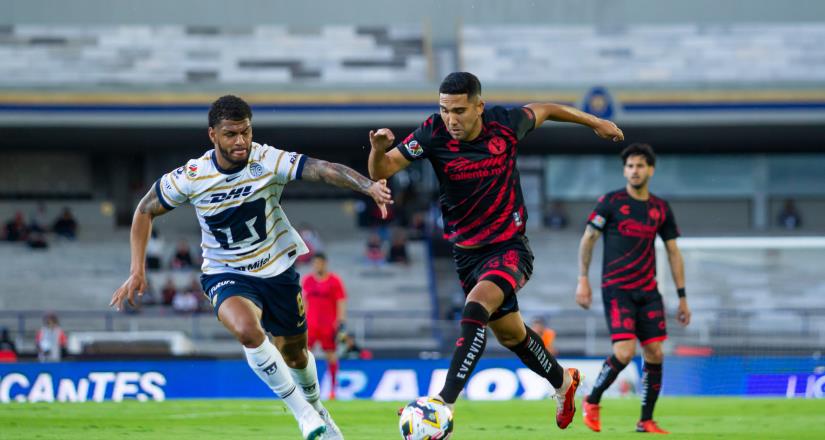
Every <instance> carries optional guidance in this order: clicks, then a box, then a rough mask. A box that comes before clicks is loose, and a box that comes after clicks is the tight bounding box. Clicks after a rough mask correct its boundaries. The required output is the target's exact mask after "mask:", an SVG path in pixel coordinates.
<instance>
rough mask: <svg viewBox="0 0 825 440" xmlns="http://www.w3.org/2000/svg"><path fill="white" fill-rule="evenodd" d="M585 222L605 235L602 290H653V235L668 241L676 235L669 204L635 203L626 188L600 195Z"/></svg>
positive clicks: (656, 200) (654, 199)
mask: <svg viewBox="0 0 825 440" xmlns="http://www.w3.org/2000/svg"><path fill="white" fill-rule="evenodd" d="M588 223H589V224H590V225H591V226H593V227H594V228H596V229H598V230H600V231H602V232H603V233H604V263H603V264H602V287H603V288H607V287H612V288H619V289H622V290H642V291H645V292H649V291H654V290H656V288H657V285H656V249H655V247H654V242H655V240H656V234H659V235H660V236H661V237H662V240H664V241H667V240H671V239H674V238H676V237H678V236H679V228H678V227H677V226H676V219H675V218H674V217H673V211H672V210H671V209H670V205H669V204H668V203H667V202H666V201H664V200H662V199H660V198H659V197H656V196H654V195H653V194H651V195H650V197H649V198H648V200H646V201H641V200H636V199H634V198H632V197H630V195H629V194H628V193H627V190H626V189H621V190H618V191H613V192H610V193H607V194H605V195H603V196H602V197H601V198H600V199H599V203H598V204H597V205H596V209H594V210H593V213H592V214H590V218H589V219H588Z"/></svg>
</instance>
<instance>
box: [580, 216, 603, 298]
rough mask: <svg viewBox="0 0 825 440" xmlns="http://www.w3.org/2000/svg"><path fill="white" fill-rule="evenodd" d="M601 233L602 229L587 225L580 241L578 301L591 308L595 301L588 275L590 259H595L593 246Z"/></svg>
mask: <svg viewBox="0 0 825 440" xmlns="http://www.w3.org/2000/svg"><path fill="white" fill-rule="evenodd" d="M601 235H602V233H601V231H599V230H598V229H596V228H594V227H593V226H590V225H587V228H585V230H584V235H583V236H582V239H581V242H580V243H579V282H578V284H577V285H576V303H577V304H578V305H580V306H581V307H582V308H584V309H589V308H590V305H591V304H592V303H593V289H592V288H591V287H590V279H589V278H588V276H589V271H590V261H591V260H592V259H593V248H594V247H595V246H596V240H598V239H599V236H601Z"/></svg>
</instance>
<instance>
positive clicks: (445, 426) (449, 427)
mask: <svg viewBox="0 0 825 440" xmlns="http://www.w3.org/2000/svg"><path fill="white" fill-rule="evenodd" d="M399 415H400V416H401V420H399V422H398V428H399V429H400V430H401V438H403V439H404V440H447V439H449V438H450V436H451V435H452V434H453V412H452V411H450V408H448V407H447V405H445V404H444V402H442V401H441V400H439V399H434V398H432V397H419V398H418V399H415V400H413V401H412V402H410V403H409V404H407V406H405V407H404V408H403V409H402V410H401V412H400V413H399Z"/></svg>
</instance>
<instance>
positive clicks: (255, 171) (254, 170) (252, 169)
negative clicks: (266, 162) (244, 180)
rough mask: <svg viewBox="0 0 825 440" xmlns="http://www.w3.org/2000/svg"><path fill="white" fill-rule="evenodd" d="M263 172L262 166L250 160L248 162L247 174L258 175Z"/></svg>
mask: <svg viewBox="0 0 825 440" xmlns="http://www.w3.org/2000/svg"><path fill="white" fill-rule="evenodd" d="M263 173H264V167H262V166H261V164H259V163H258V162H252V163H251V164H249V174H250V175H252V177H260V176H261V174H263Z"/></svg>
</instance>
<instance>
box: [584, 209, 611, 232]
mask: <svg viewBox="0 0 825 440" xmlns="http://www.w3.org/2000/svg"><path fill="white" fill-rule="evenodd" d="M588 221H589V222H590V223H592V224H593V225H594V226H596V227H597V228H599V229H601V228H604V225H605V223H607V220H605V218H604V217H602V216H600V215H599V214H596V213H595V212H594V213H592V214H590V220H588Z"/></svg>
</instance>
